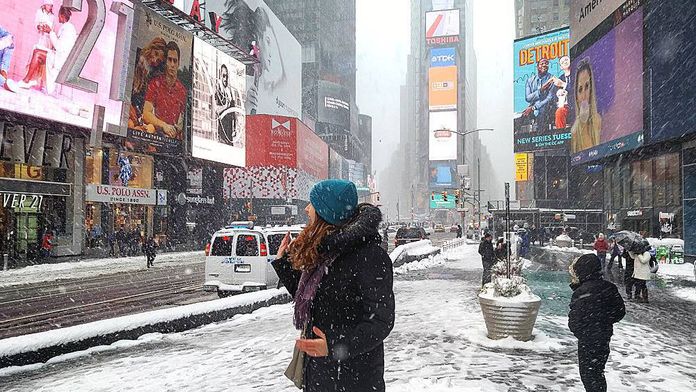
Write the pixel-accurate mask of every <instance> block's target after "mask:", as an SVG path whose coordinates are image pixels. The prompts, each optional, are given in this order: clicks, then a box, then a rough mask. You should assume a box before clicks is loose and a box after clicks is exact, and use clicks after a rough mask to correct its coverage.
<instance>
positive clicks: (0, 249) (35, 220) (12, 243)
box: [0, 208, 44, 260]
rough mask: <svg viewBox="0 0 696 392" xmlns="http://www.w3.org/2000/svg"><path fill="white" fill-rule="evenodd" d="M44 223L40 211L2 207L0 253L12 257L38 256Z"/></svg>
mask: <svg viewBox="0 0 696 392" xmlns="http://www.w3.org/2000/svg"><path fill="white" fill-rule="evenodd" d="M43 224H44V219H43V217H42V216H41V213H40V212H38V211H35V210H22V209H18V208H15V209H11V208H0V236H1V237H2V239H1V240H0V254H8V255H9V257H10V258H12V259H24V260H33V259H35V258H37V257H38V255H39V247H40V243H39V240H40V236H41V231H42V227H43Z"/></svg>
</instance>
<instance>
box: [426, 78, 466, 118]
mask: <svg viewBox="0 0 696 392" xmlns="http://www.w3.org/2000/svg"><path fill="white" fill-rule="evenodd" d="M458 91H459V90H458V89H457V67H433V68H430V69H429V70H428V107H429V108H430V110H451V109H456V108H457V92H458Z"/></svg>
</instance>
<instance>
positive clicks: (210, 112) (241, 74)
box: [191, 38, 246, 166]
mask: <svg viewBox="0 0 696 392" xmlns="http://www.w3.org/2000/svg"><path fill="white" fill-rule="evenodd" d="M193 59H194V60H193V94H192V96H193V98H192V105H191V106H192V108H191V131H192V135H191V153H192V155H193V156H194V157H196V158H202V159H207V160H210V161H215V162H220V163H225V164H228V165H234V166H244V163H245V156H246V150H245V133H246V132H245V124H246V123H245V118H246V111H245V109H244V96H245V94H246V72H245V70H246V67H245V66H244V65H243V64H242V63H240V62H239V61H237V60H235V59H233V58H232V57H230V56H228V55H226V54H225V53H223V52H221V51H219V50H217V49H215V48H214V47H213V46H212V45H210V44H208V43H206V42H205V41H203V40H201V39H198V38H196V39H195V40H194V42H193Z"/></svg>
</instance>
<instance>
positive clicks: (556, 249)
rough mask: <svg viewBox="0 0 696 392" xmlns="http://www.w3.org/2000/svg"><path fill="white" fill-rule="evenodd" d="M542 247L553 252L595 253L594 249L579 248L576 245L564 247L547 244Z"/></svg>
mask: <svg viewBox="0 0 696 392" xmlns="http://www.w3.org/2000/svg"><path fill="white" fill-rule="evenodd" d="M541 249H546V250H549V251H553V252H564V253H582V254H587V253H594V251H592V250H588V249H579V248H574V247H571V248H562V247H560V246H555V245H546V246H543V247H542V248H541Z"/></svg>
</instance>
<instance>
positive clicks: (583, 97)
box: [577, 70, 592, 103]
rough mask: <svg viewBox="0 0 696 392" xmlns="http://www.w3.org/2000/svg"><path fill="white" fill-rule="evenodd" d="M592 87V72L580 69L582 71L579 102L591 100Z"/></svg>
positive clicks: (579, 83)
mask: <svg viewBox="0 0 696 392" xmlns="http://www.w3.org/2000/svg"><path fill="white" fill-rule="evenodd" d="M591 88H592V81H591V80H590V73H589V72H588V71H586V70H582V71H580V73H578V96H577V100H578V102H588V103H589V102H590V94H591V93H592V92H591V91H590V89H591Z"/></svg>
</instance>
